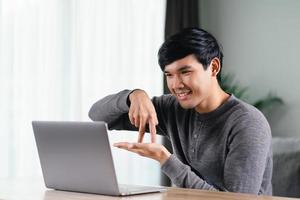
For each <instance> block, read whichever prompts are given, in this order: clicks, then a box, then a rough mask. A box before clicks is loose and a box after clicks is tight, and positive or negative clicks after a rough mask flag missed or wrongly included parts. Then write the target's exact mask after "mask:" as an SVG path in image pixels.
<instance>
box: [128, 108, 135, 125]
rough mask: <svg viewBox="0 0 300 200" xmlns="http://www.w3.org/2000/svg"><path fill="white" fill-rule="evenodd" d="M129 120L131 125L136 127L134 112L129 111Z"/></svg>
mask: <svg viewBox="0 0 300 200" xmlns="http://www.w3.org/2000/svg"><path fill="white" fill-rule="evenodd" d="M128 118H129V121H130V123H131V124H132V125H134V118H133V115H132V112H131V111H129V113H128Z"/></svg>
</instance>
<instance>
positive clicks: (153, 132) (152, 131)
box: [149, 119, 156, 143]
mask: <svg viewBox="0 0 300 200" xmlns="http://www.w3.org/2000/svg"><path fill="white" fill-rule="evenodd" d="M149 130H150V135H151V143H155V142H156V123H155V119H150V123H149Z"/></svg>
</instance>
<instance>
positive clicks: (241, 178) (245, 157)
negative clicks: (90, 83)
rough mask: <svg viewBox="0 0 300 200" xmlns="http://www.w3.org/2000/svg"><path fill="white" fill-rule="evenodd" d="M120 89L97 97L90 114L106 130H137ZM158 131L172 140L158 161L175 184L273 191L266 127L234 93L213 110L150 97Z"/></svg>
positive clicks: (170, 98)
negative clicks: (163, 158) (164, 157)
mask: <svg viewBox="0 0 300 200" xmlns="http://www.w3.org/2000/svg"><path fill="white" fill-rule="evenodd" d="M130 92H131V91H130V90H124V91H121V92H119V93H117V94H114V95H109V96H107V97H105V98H103V99H101V100H99V101H98V102H96V103H95V104H94V105H93V106H92V108H91V110H90V112H89V116H90V118H91V119H92V120H94V121H105V122H107V123H108V127H109V129H116V130H137V129H136V128H135V127H134V126H133V125H131V124H130V121H129V118H128V110H129V107H128V104H127V98H128V95H129V93H130ZM152 102H153V104H154V107H155V109H156V112H157V117H158V121H159V124H158V126H157V133H158V134H161V135H163V136H166V137H167V138H168V139H169V140H170V141H171V143H172V147H173V151H174V152H173V154H172V155H171V157H170V158H169V159H168V160H167V161H166V162H165V163H164V164H163V165H162V166H161V169H162V171H163V172H164V173H165V174H166V175H167V176H168V177H169V178H170V179H171V180H172V182H173V183H174V184H175V185H177V186H178V187H185V188H198V189H207V190H221V191H231V192H242V193H252V194H264V195H272V185H271V178H272V166H273V164H272V149H271V130H270V127H269V124H268V122H267V120H266V119H265V117H264V116H263V114H262V113H261V112H260V111H258V110H257V109H256V108H254V107H253V106H251V105H249V104H246V103H244V102H242V101H241V100H239V99H237V98H236V97H234V96H233V95H231V96H230V98H229V99H228V100H227V101H226V102H225V103H224V104H222V105H221V106H220V107H218V108H217V109H216V110H214V111H212V112H210V113H205V114H200V113H198V112H196V111H195V110H194V109H183V108H182V107H181V106H180V105H179V103H178V102H177V100H176V98H175V97H174V96H172V95H163V96H160V97H154V98H153V99H152Z"/></svg>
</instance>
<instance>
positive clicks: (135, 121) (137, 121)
mask: <svg viewBox="0 0 300 200" xmlns="http://www.w3.org/2000/svg"><path fill="white" fill-rule="evenodd" d="M139 124H140V119H139V116H137V115H135V116H134V126H135V127H139Z"/></svg>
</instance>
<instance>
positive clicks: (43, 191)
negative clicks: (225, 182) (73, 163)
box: [0, 179, 295, 200]
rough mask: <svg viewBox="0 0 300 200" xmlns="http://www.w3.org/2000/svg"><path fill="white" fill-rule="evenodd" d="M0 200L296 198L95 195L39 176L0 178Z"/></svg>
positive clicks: (186, 192) (178, 192) (175, 191)
mask: <svg viewBox="0 0 300 200" xmlns="http://www.w3.org/2000/svg"><path fill="white" fill-rule="evenodd" d="M0 199H1V200H4V199H5V200H114V199H122V200H217V199H218V200H219V199H224V200H288V199H290V200H295V198H284V197H272V196H256V195H248V194H238V193H229V192H211V191H204V190H192V189H179V188H169V189H168V190H167V191H166V192H163V193H153V194H144V195H135V196H128V197H111V196H103V195H95V194H85V193H76V192H64V191H56V190H51V189H47V188H45V186H44V183H43V181H42V180H40V179H36V180H22V179H19V180H1V179H0Z"/></svg>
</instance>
